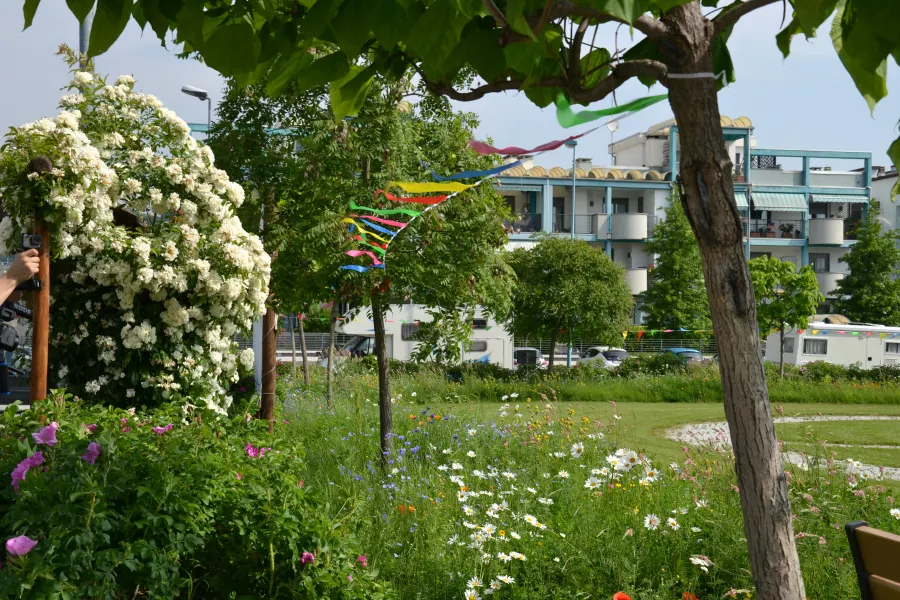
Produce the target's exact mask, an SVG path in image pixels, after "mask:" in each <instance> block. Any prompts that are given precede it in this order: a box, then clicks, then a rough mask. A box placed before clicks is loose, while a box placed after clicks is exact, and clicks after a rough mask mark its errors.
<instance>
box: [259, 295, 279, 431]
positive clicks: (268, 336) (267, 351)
mask: <svg viewBox="0 0 900 600" xmlns="http://www.w3.org/2000/svg"><path fill="white" fill-rule="evenodd" d="M277 319H278V316H277V315H276V314H275V311H274V310H272V308H271V307H269V308H267V309H266V316H264V317H263V339H262V342H263V347H262V350H263V360H262V369H263V374H262V397H261V398H260V406H259V418H260V419H265V420H266V421H268V422H269V433H272V432H273V431H274V430H275V375H276V373H275V369H276V362H275V321H276V320H277Z"/></svg>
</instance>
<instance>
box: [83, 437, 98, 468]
mask: <svg viewBox="0 0 900 600" xmlns="http://www.w3.org/2000/svg"><path fill="white" fill-rule="evenodd" d="M98 458H100V444H98V443H97V442H91V443H90V444H88V447H87V452H85V453H84V454H82V455H81V460H83V461H84V462H86V463H88V464H90V465H92V464H94V463H95V462H97V459H98Z"/></svg>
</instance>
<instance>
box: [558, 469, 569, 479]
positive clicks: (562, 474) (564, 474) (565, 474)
mask: <svg viewBox="0 0 900 600" xmlns="http://www.w3.org/2000/svg"><path fill="white" fill-rule="evenodd" d="M559 476H560V477H562V478H563V479H568V478H569V472H568V471H560V472H559Z"/></svg>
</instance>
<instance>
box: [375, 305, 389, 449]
mask: <svg viewBox="0 0 900 600" xmlns="http://www.w3.org/2000/svg"><path fill="white" fill-rule="evenodd" d="M372 321H374V323H375V356H376V358H377V359H378V416H379V421H380V426H381V460H382V464H387V461H388V460H389V459H390V456H391V450H392V447H393V440H392V437H393V434H394V423H393V415H392V414H391V372H390V362H389V361H388V353H387V346H386V345H385V343H386V341H387V338H386V336H385V334H384V306H383V305H382V298H381V295H380V294H378V293H377V292H376V293H373V294H372Z"/></svg>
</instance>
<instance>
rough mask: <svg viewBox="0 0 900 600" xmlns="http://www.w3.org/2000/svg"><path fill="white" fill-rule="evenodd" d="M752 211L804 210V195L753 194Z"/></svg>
mask: <svg viewBox="0 0 900 600" xmlns="http://www.w3.org/2000/svg"><path fill="white" fill-rule="evenodd" d="M752 196H753V208H754V210H806V195H805V194H785V193H782V192H753V193H752Z"/></svg>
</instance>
